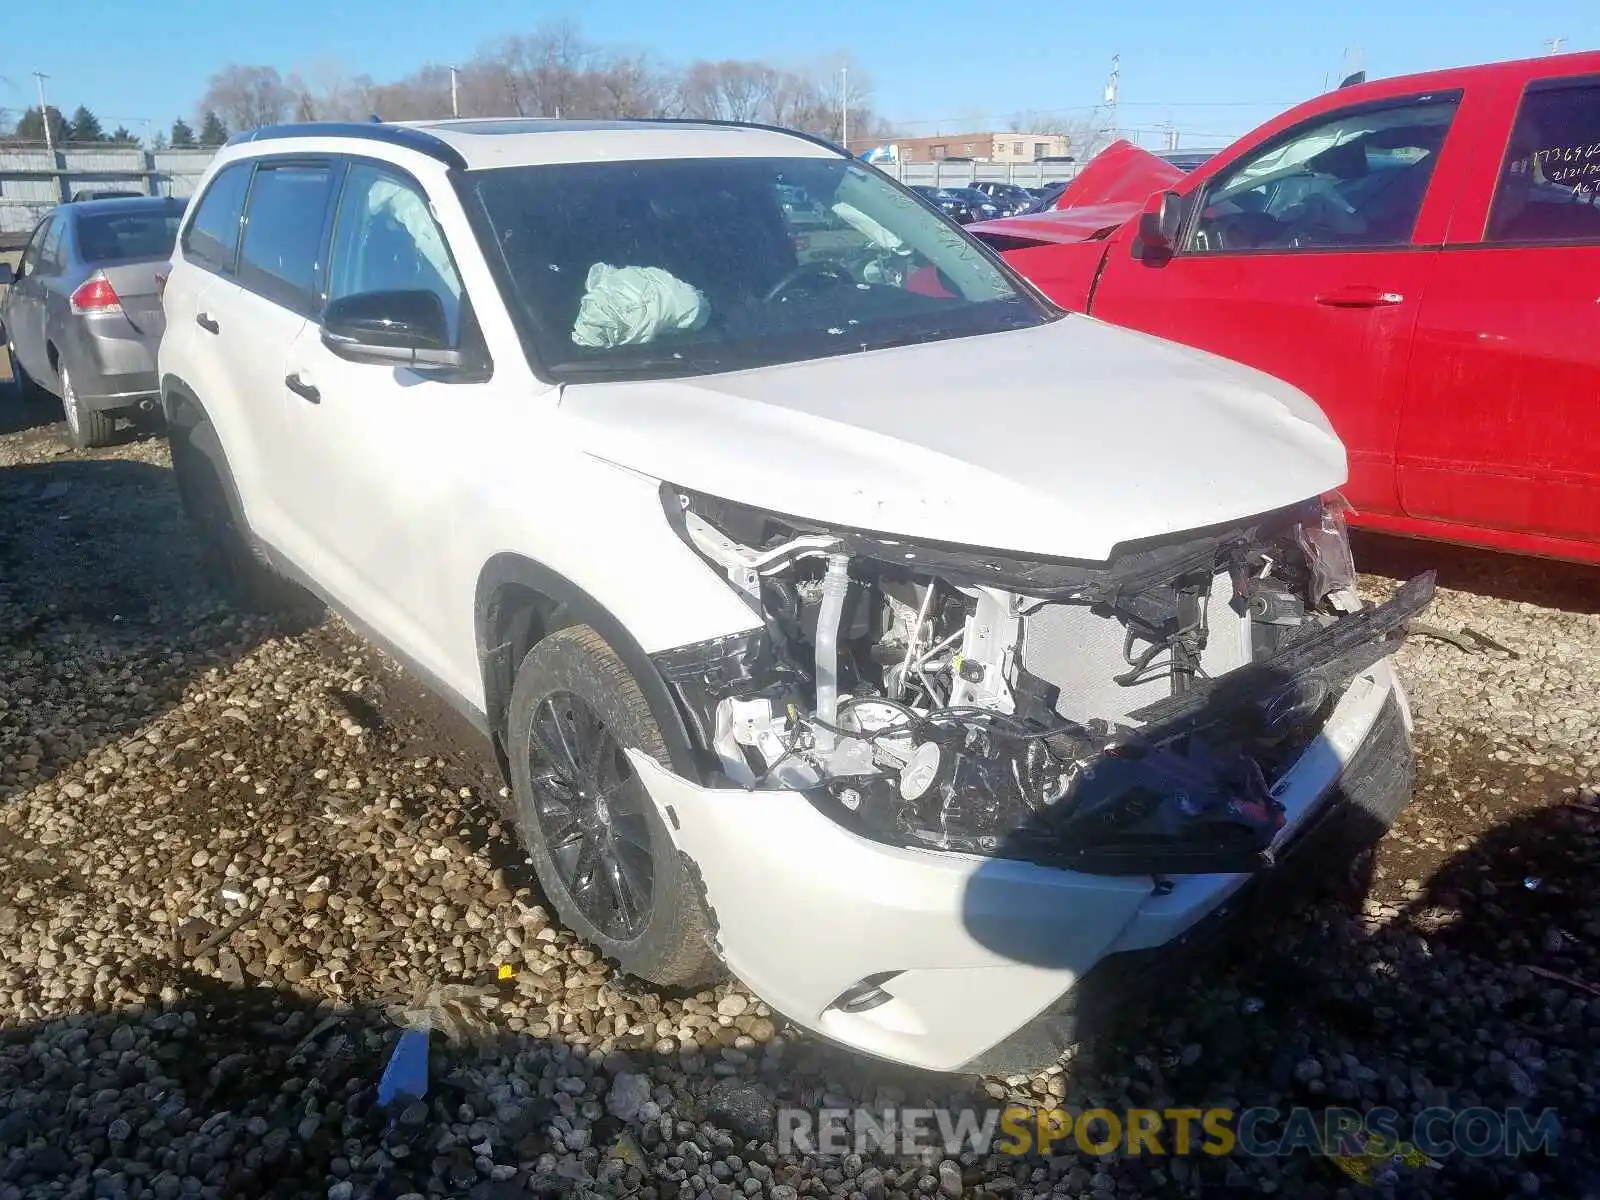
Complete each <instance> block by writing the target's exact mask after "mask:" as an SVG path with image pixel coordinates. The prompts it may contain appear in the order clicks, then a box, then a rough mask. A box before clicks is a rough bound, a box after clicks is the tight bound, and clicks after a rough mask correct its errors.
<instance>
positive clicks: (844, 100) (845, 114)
mask: <svg viewBox="0 0 1600 1200" xmlns="http://www.w3.org/2000/svg"><path fill="white" fill-rule="evenodd" d="M839 144H840V145H842V146H843V147H844V149H845V153H847V154H848V153H849V152H850V68H849V67H840V68H839Z"/></svg>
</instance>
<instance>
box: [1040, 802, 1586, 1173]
mask: <svg viewBox="0 0 1600 1200" xmlns="http://www.w3.org/2000/svg"><path fill="white" fill-rule="evenodd" d="M1529 789H1530V791H1532V792H1534V793H1537V792H1539V791H1540V790H1541V789H1540V786H1539V784H1538V783H1530V784H1529ZM1566 790H1567V791H1568V792H1569V794H1571V795H1573V796H1575V797H1576V798H1573V799H1569V800H1567V801H1566V802H1561V803H1555V804H1550V805H1548V806H1542V807H1535V808H1531V809H1529V810H1527V811H1524V812H1522V813H1519V814H1518V815H1516V816H1513V817H1510V818H1508V819H1506V820H1504V821H1502V822H1500V823H1498V824H1495V825H1494V826H1493V827H1492V828H1490V829H1489V831H1488V832H1487V833H1485V834H1483V835H1482V836H1480V837H1479V838H1478V839H1477V840H1476V841H1475V842H1474V843H1473V844H1472V845H1471V846H1470V847H1468V848H1466V849H1463V850H1460V851H1458V852H1457V853H1455V854H1453V855H1451V856H1450V857H1448V858H1447V859H1446V860H1445V861H1444V862H1443V863H1442V865H1440V866H1439V867H1438V869H1437V870H1436V871H1435V872H1434V873H1433V874H1432V875H1431V877H1428V878H1427V879H1425V880H1424V881H1423V882H1422V883H1421V885H1420V886H1416V887H1411V888H1408V889H1407V891H1408V892H1409V893H1410V895H1409V897H1408V898H1397V899H1399V902H1398V903H1392V904H1390V903H1383V902H1379V901H1376V900H1373V899H1370V898H1369V899H1367V900H1366V901H1365V902H1364V903H1363V901H1362V898H1361V896H1360V895H1359V894H1354V895H1352V894H1351V893H1350V891H1349V890H1347V889H1345V888H1341V889H1340V890H1339V892H1338V894H1333V895H1324V896H1322V897H1316V896H1313V897H1311V900H1312V902H1311V903H1309V904H1306V905H1304V906H1296V907H1288V908H1282V909H1279V910H1278V911H1276V912H1265V913H1262V914H1260V917H1259V921H1258V923H1257V924H1256V927H1255V929H1254V931H1253V935H1252V936H1251V937H1250V938H1249V939H1248V940H1247V941H1244V942H1241V943H1239V944H1237V945H1235V946H1234V947H1232V948H1231V949H1230V950H1229V951H1226V952H1224V953H1222V954H1220V955H1218V956H1216V957H1214V958H1213V959H1211V960H1210V961H1207V962H1203V963H1199V964H1196V969H1195V970H1193V971H1190V972H1186V973H1183V974H1174V975H1171V976H1169V977H1168V988H1167V992H1166V994H1165V996H1164V998H1163V999H1162V1002H1161V1003H1160V1005H1159V1006H1158V1007H1156V1008H1147V1009H1145V1011H1144V1012H1142V1013H1137V1014H1134V1013H1129V1014H1125V1015H1124V1018H1123V1021H1122V1024H1121V1027H1120V1029H1118V1030H1117V1031H1116V1032H1115V1033H1112V1034H1109V1035H1103V1036H1101V1037H1100V1038H1098V1039H1096V1040H1095V1041H1093V1042H1091V1043H1089V1044H1087V1045H1085V1046H1084V1047H1083V1048H1082V1050H1081V1052H1080V1054H1079V1056H1078V1058H1077V1059H1076V1060H1075V1062H1074V1064H1073V1071H1072V1082H1071V1083H1070V1085H1069V1088H1068V1104H1069V1105H1071V1104H1073V1103H1078V1104H1080V1105H1087V1104H1091V1103H1092V1104H1100V1103H1103V1102H1105V1101H1104V1097H1105V1090H1106V1088H1107V1084H1108V1082H1111V1081H1115V1083H1116V1086H1117V1087H1119V1088H1120V1089H1121V1095H1120V1096H1119V1097H1117V1098H1115V1099H1112V1100H1111V1101H1110V1103H1109V1105H1108V1106H1109V1107H1110V1108H1112V1109H1114V1110H1115V1109H1117V1108H1118V1107H1119V1105H1132V1106H1145V1107H1152V1108H1157V1109H1162V1108H1166V1107H1169V1106H1172V1105H1174V1104H1176V1105H1180V1106H1187V1107H1197V1108H1201V1109H1205V1108H1208V1107H1210V1106H1212V1105H1216V1106H1220V1107H1227V1108H1231V1109H1235V1110H1237V1109H1242V1108H1251V1107H1256V1106H1262V1107H1266V1108H1271V1109H1275V1110H1277V1111H1278V1112H1279V1113H1281V1114H1284V1116H1285V1117H1287V1114H1288V1112H1289V1110H1290V1109H1291V1108H1293V1107H1297V1106H1298V1107H1304V1108H1306V1109H1308V1110H1310V1111H1311V1112H1312V1113H1313V1114H1314V1115H1315V1116H1316V1119H1318V1120H1322V1119H1324V1115H1325V1114H1326V1113H1327V1111H1328V1110H1329V1109H1330V1108H1342V1109H1347V1110H1354V1111H1356V1112H1358V1113H1362V1114H1369V1115H1370V1114H1372V1113H1373V1112H1374V1111H1376V1110H1383V1109H1387V1110H1390V1111H1392V1112H1393V1114H1394V1118H1393V1128H1395V1129H1397V1130H1398V1131H1399V1132H1400V1135H1401V1136H1402V1137H1406V1138H1410V1137H1414V1136H1415V1132H1414V1131H1415V1129H1416V1126H1415V1125H1414V1124H1413V1123H1414V1122H1415V1121H1416V1119H1417V1118H1418V1117H1419V1116H1420V1115H1421V1114H1422V1113H1423V1112H1424V1111H1425V1110H1448V1114H1447V1116H1446V1117H1445V1118H1444V1121H1443V1124H1442V1125H1441V1124H1440V1123H1439V1119H1438V1118H1434V1119H1433V1120H1432V1123H1431V1124H1429V1125H1428V1126H1426V1127H1425V1128H1426V1129H1427V1130H1428V1131H1430V1132H1432V1133H1433V1134H1434V1135H1435V1136H1442V1137H1444V1138H1446V1139H1449V1138H1450V1137H1451V1135H1452V1134H1453V1133H1454V1132H1455V1131H1456V1130H1457V1129H1459V1128H1460V1127H1459V1126H1457V1125H1455V1124H1454V1123H1453V1122H1454V1120H1455V1119H1456V1118H1457V1117H1458V1116H1459V1114H1461V1113H1462V1112H1464V1111H1466V1110H1473V1109H1480V1110H1488V1111H1489V1112H1491V1113H1493V1114H1496V1116H1497V1117H1504V1115H1505V1114H1506V1113H1508V1112H1509V1111H1512V1110H1520V1111H1521V1112H1522V1113H1524V1114H1526V1116H1527V1119H1528V1120H1529V1121H1533V1120H1536V1119H1537V1118H1538V1117H1539V1115H1540V1114H1541V1113H1543V1112H1545V1111H1547V1110H1548V1111H1550V1112H1552V1113H1553V1114H1554V1115H1555V1120H1556V1122H1557V1124H1558V1127H1559V1131H1560V1132H1559V1138H1558V1140H1557V1142H1556V1146H1555V1152H1554V1153H1553V1154H1546V1153H1544V1152H1543V1151H1542V1150H1534V1151H1532V1152H1528V1153H1523V1154H1521V1155H1519V1156H1511V1155H1508V1154H1505V1153H1501V1152H1498V1151H1491V1152H1488V1153H1483V1154H1480V1155H1478V1156H1473V1155H1472V1154H1468V1153H1464V1152H1461V1151H1459V1150H1458V1151H1456V1152H1455V1153H1440V1154H1439V1156H1438V1161H1439V1166H1438V1167H1437V1168H1436V1169H1416V1170H1402V1171H1400V1173H1399V1174H1400V1181H1401V1182H1400V1186H1399V1189H1398V1190H1397V1191H1392V1192H1388V1193H1380V1194H1390V1195H1398V1196H1408V1197H1409V1196H1453V1197H1473V1198H1482V1200H1490V1198H1494V1200H1500V1198H1503V1197H1507V1196H1512V1195H1524V1196H1532V1195H1552V1196H1563V1197H1579V1196H1582V1197H1600V1099H1597V1094H1596V1089H1595V1086H1594V1083H1595V1068H1594V1063H1595V1061H1596V1057H1597V1052H1600V916H1597V914H1600V800H1597V798H1596V796H1595V795H1594V794H1592V793H1590V794H1588V795H1583V794H1581V793H1579V792H1578V789H1576V788H1568V789H1566ZM1357 883H1358V886H1359V881H1357ZM1179 978H1182V979H1184V980H1185V982H1186V986H1184V987H1181V988H1174V987H1172V986H1171V985H1172V983H1173V982H1174V981H1175V980H1176V979H1179ZM1097 1092H1098V1093H1099V1094H1098V1095H1097V1094H1096V1093H1097ZM1077 1097H1081V1099H1075V1098H1077ZM1284 1128H1285V1122H1284V1121H1283V1120H1269V1121H1266V1122H1264V1123H1263V1124H1262V1125H1261V1126H1260V1127H1259V1132H1261V1133H1262V1134H1263V1135H1264V1136H1266V1137H1268V1138H1272V1137H1276V1136H1278V1135H1280V1134H1281V1133H1282V1131H1283V1130H1284ZM1482 1129H1483V1127H1482V1126H1479V1129H1478V1132H1476V1133H1474V1134H1472V1135H1471V1136H1477V1137H1481V1136H1483V1133H1482ZM1152 1165H1153V1164H1152V1162H1151V1161H1150V1160H1149V1159H1145V1160H1142V1161H1139V1160H1129V1161H1124V1162H1121V1163H1117V1164H1115V1165H1114V1167H1113V1168H1112V1171H1113V1174H1115V1175H1117V1177H1118V1178H1119V1179H1133V1180H1138V1181H1139V1185H1138V1190H1139V1194H1144V1195H1148V1194H1158V1193H1159V1194H1179V1192H1178V1191H1176V1190H1173V1191H1171V1192H1169V1191H1168V1189H1166V1188H1164V1187H1160V1186H1157V1183H1153V1182H1152V1175H1151V1168H1152ZM1161 1165H1166V1164H1161ZM1193 1173H1194V1174H1195V1176H1196V1178H1198V1179H1200V1180H1203V1181H1207V1182H1208V1183H1209V1185H1210V1187H1209V1189H1207V1190H1203V1191H1202V1193H1201V1194H1203V1195H1207V1196H1210V1195H1246V1194H1256V1193H1257V1192H1258V1191H1259V1190H1260V1189H1259V1186H1258V1184H1259V1181H1260V1180H1261V1179H1262V1178H1267V1179H1271V1180H1272V1181H1273V1184H1274V1190H1279V1191H1281V1192H1283V1193H1284V1194H1287V1195H1295V1196H1306V1197H1324V1198H1327V1197H1332V1196H1335V1195H1336V1194H1338V1193H1337V1192H1336V1191H1335V1189H1338V1188H1341V1187H1348V1186H1350V1182H1351V1181H1350V1180H1349V1179H1348V1178H1346V1177H1345V1176H1344V1175H1343V1174H1342V1173H1341V1172H1340V1171H1339V1170H1338V1169H1337V1168H1336V1167H1335V1166H1334V1165H1333V1164H1332V1163H1331V1162H1329V1161H1328V1160H1326V1159H1319V1158H1314V1157H1312V1156H1311V1155H1309V1154H1307V1153H1305V1152H1303V1151H1302V1152H1298V1153H1296V1154H1295V1155H1293V1156H1292V1157H1286V1158H1274V1159H1260V1158H1258V1159H1254V1160H1242V1159H1240V1158H1238V1157H1237V1156H1235V1157H1233V1158H1221V1159H1218V1158H1209V1159H1208V1158H1203V1157H1202V1158H1199V1159H1198V1160H1196V1162H1195V1163H1194V1166H1193ZM1185 1174H1186V1175H1187V1174H1188V1172H1185ZM1157 1182H1159V1181H1157ZM1346 1194H1349V1193H1346ZM1355 1194H1357V1195H1362V1194H1367V1193H1362V1192H1360V1191H1359V1190H1357V1191H1356V1193H1355Z"/></svg>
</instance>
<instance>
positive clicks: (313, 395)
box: [283, 375, 322, 404]
mask: <svg viewBox="0 0 1600 1200" xmlns="http://www.w3.org/2000/svg"><path fill="white" fill-rule="evenodd" d="M283 386H284V387H286V388H288V389H289V390H290V391H291V392H293V393H294V394H295V395H296V396H299V397H300V399H302V400H305V401H307V402H308V403H310V404H321V403H322V393H321V392H319V391H317V389H316V388H315V387H313V386H312V385H311V384H309V383H307V382H306V381H305V380H304V379H301V378H300V376H299V375H289V376H286V377H285V378H284V381H283Z"/></svg>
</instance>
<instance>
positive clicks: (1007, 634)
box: [657, 488, 1425, 873]
mask: <svg viewBox="0 0 1600 1200" xmlns="http://www.w3.org/2000/svg"><path fill="white" fill-rule="evenodd" d="M663 502H664V506H665V507H666V509H667V512H668V515H669V519H672V520H673V523H674V528H676V529H677V530H678V531H679V533H680V535H681V536H682V537H683V538H684V540H685V541H686V542H687V543H688V544H689V545H691V546H693V547H694V549H695V550H696V552H697V553H698V554H700V556H701V557H702V558H704V559H705V561H706V562H707V563H708V564H709V565H710V566H711V567H712V568H713V569H716V570H717V571H719V572H720V573H723V574H725V575H726V576H727V578H728V581H729V584H730V586H732V587H734V588H735V589H736V590H738V591H739V592H740V594H741V595H744V596H745V597H746V598H747V599H748V601H749V602H750V603H751V604H752V607H754V608H755V609H756V610H757V611H759V612H760V614H761V617H762V621H763V629H762V631H761V632H760V633H759V635H750V636H748V637H745V638H742V639H735V640H736V641H737V642H738V644H737V645H734V644H710V643H708V644H706V645H704V646H700V647H688V648H685V649H683V650H680V651H674V652H672V653H670V654H666V655H661V656H659V657H658V660H657V661H658V663H659V665H660V667H661V670H662V674H663V675H664V676H665V677H666V679H667V681H668V683H669V685H670V686H671V687H672V688H673V689H674V691H675V692H676V694H677V695H678V697H679V700H680V703H682V704H683V705H684V706H685V708H686V710H688V713H687V715H688V716H689V720H690V725H691V728H693V729H694V730H695V731H696V732H697V733H698V734H699V736H700V737H701V739H702V745H703V746H704V748H705V749H706V752H707V754H708V756H709V757H711V758H713V759H714V760H715V761H716V762H717V763H718V764H719V765H720V767H721V770H722V774H723V777H724V778H725V779H726V781H727V783H728V784H729V785H730V786H736V787H744V788H748V789H759V788H764V787H783V788H790V789H797V790H802V791H805V792H806V793H807V794H808V795H810V796H811V797H812V798H813V801H814V802H815V803H817V804H818V805H819V806H821V807H822V808H823V809H824V810H825V811H827V812H829V814H830V815H831V816H833V817H834V818H835V819H836V820H839V821H840V822H842V823H844V824H847V825H849V826H850V827H851V828H853V829H856V830H857V831H858V832H860V833H862V834H864V835H865V836H869V837H872V838H876V839H879V840H883V841H889V842H893V843H896V844H900V845H908V846H921V847H928V848H938V849H944V850H953V851H965V852H970V853H980V854H989V855H1005V856H1011V857H1020V858H1026V859H1030V860H1033V861H1038V862H1049V863H1056V864H1060V865H1071V866H1075V867H1078V868H1080V869H1086V870H1096V871H1107V872H1117V873H1122V872H1147V871H1152V870H1161V871H1168V872H1176V871H1184V870H1189V871H1204V870H1218V871H1222V870H1241V869H1245V868H1246V867H1248V866H1249V865H1250V864H1251V863H1252V862H1254V861H1257V860H1258V859H1259V856H1260V855H1261V853H1262V852H1263V851H1264V850H1265V849H1266V847H1267V846H1268V845H1269V844H1270V843H1271V841H1272V839H1273V838H1274V836H1275V835H1276V833H1277V830H1278V829H1279V827H1280V825H1281V821H1282V811H1281V809H1279V808H1278V806H1277V802H1276V801H1275V800H1274V799H1273V797H1272V794H1271V786H1270V785H1271V782H1272V781H1273V780H1274V779H1275V778H1276V776H1277V775H1278V773H1280V771H1281V770H1282V769H1283V768H1284V767H1285V766H1286V763H1287V760H1288V759H1289V758H1291V757H1292V756H1294V755H1296V754H1298V752H1299V749H1300V747H1302V746H1303V745H1304V742H1305V740H1306V739H1307V738H1309V737H1311V736H1314V734H1315V732H1316V730H1317V729H1318V728H1320V725H1321V723H1322V722H1323V721H1324V720H1325V719H1326V716H1327V713H1328V712H1329V711H1330V710H1331V707H1332V705H1333V703H1334V702H1335V701H1336V699H1337V696H1338V695H1339V694H1340V693H1341V692H1342V691H1343V688H1344V686H1345V684H1346V683H1347V681H1348V679H1349V678H1350V677H1351V675H1352V674H1353V672H1354V671H1355V670H1357V669H1359V665H1353V664H1361V663H1365V664H1370V662H1371V661H1375V658H1373V657H1372V655H1376V656H1377V657H1381V656H1382V655H1384V654H1387V653H1391V652H1392V649H1393V647H1392V645H1391V644H1389V643H1388V642H1383V641H1382V640H1381V639H1382V638H1384V637H1387V636H1388V634H1389V633H1390V632H1392V630H1390V629H1389V628H1388V626H1385V627H1384V628H1383V629H1378V628H1377V626H1373V631H1372V632H1370V633H1369V632H1367V631H1366V624H1365V622H1366V621H1367V620H1368V619H1369V617H1370V615H1371V614H1368V613H1362V614H1358V615H1346V614H1341V612H1340V611H1338V606H1337V604H1334V603H1330V600H1329V598H1330V597H1333V596H1338V595H1340V594H1342V593H1344V592H1346V591H1348V590H1349V589H1350V587H1351V586H1352V585H1353V582H1354V572H1353V570H1351V569H1350V568H1349V547H1348V539H1347V537H1346V536H1345V533H1344V524H1343V509H1342V507H1338V506H1334V505H1324V504H1321V503H1317V502H1312V503H1311V504H1308V505H1304V506H1296V507H1295V508H1293V509H1288V510H1284V511H1283V512H1280V513H1276V514H1269V515H1268V516H1266V517H1263V518H1258V519H1256V520H1253V521H1250V522H1246V523H1243V524H1240V525H1238V526H1233V527H1226V528H1220V529H1211V530H1204V531H1199V532H1197V533H1195V534H1192V535H1186V536H1183V537H1177V538H1169V539H1163V540H1162V541H1161V542H1160V543H1158V544H1150V545H1140V546H1133V547H1129V548H1128V549H1127V550H1126V551H1125V552H1123V553H1121V554H1119V555H1117V556H1116V557H1114V558H1113V559H1112V560H1111V561H1109V562H1106V563H1101V564H1082V563H1068V562H1060V561H1049V560H1027V559H1019V558H1017V557H1016V556H1013V555H1002V554H998V553H995V552H991V551H987V550H981V549H963V548H961V547H953V546H937V545H936V546H926V545H914V546H913V545H908V544H907V543H904V542H902V541H896V540H893V539H888V538H884V537H882V536H881V535H876V534H870V533H864V532H861V531H856V530H848V529H833V528H827V527H824V526H820V525H818V524H816V523H810V522H805V521H801V520H797V519H795V518H791V517H786V516H783V515H780V514H774V513H768V512H763V511H761V510H758V509H753V508H750V507H748V506H742V505H737V504H731V503H729V502H726V501H719V500H715V499H711V498H707V497H701V496H697V495H694V494H693V493H690V492H686V491H681V490H679V489H671V488H664V489H663ZM1414 598H1415V597H1414V596H1413V597H1412V599H1414ZM1423 602H1425V600H1424V601H1423ZM1407 603H1410V600H1408V601H1407ZM1335 630H1336V631H1338V632H1339V634H1340V635H1341V636H1340V638H1337V639H1335V641H1337V645H1334V642H1330V641H1328V640H1327V639H1325V638H1323V637H1322V636H1321V635H1323V634H1326V633H1329V632H1331V631H1335ZM727 641H728V640H727V639H724V642H727ZM1347 643H1348V644H1347ZM1366 643H1372V645H1370V646H1368V647H1367V651H1368V654H1367V656H1366V657H1363V655H1362V654H1361V653H1357V652H1355V650H1353V649H1352V647H1354V648H1355V649H1356V650H1359V648H1360V647H1361V646H1362V645H1363V644H1366ZM1380 643H1381V644H1380ZM1297 651H1303V652H1304V654H1309V655H1311V656H1312V657H1313V658H1315V661H1314V662H1312V663H1311V664H1310V666H1309V667H1308V666H1307V665H1306V664H1305V663H1302V662H1300V660H1298V659H1293V657H1292V656H1293V655H1294V654H1295V653H1296V652H1297ZM1304 654H1303V655H1302V657H1304ZM1291 663H1292V665H1293V666H1294V670H1293V671H1289V670H1288V667H1287V666H1286V665H1285V664H1291ZM1226 681H1236V682H1237V684H1238V687H1239V688H1240V689H1242V693H1243V694H1242V696H1239V697H1236V696H1234V695H1233V693H1232V692H1230V691H1227V690H1222V691H1218V690H1217V688H1218V685H1219V684H1221V683H1223V682H1226ZM1291 685H1292V686H1291ZM1186 697H1188V698H1192V699H1193V700H1195V701H1196V702H1195V703H1191V704H1187V705H1181V706H1180V709H1179V710H1177V711H1178V713H1179V715H1178V716H1176V717H1174V718H1173V719H1171V720H1164V719H1158V718H1157V717H1156V716H1154V715H1151V714H1153V713H1155V712H1156V711H1158V710H1161V708H1162V705H1163V704H1166V705H1173V704H1180V702H1182V701H1183V700H1184V699H1185V698H1186ZM1235 700H1238V701H1239V702H1237V703H1235Z"/></svg>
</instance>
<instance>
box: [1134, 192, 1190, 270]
mask: <svg viewBox="0 0 1600 1200" xmlns="http://www.w3.org/2000/svg"><path fill="white" fill-rule="evenodd" d="M1182 227H1183V197H1182V196H1180V195H1178V193H1177V192H1157V193H1155V194H1154V195H1153V196H1151V197H1150V199H1148V200H1147V201H1145V205H1144V211H1143V212H1141V213H1140V214H1139V239H1138V243H1137V245H1136V247H1135V254H1136V256H1137V257H1139V258H1157V259H1161V258H1170V257H1172V254H1173V251H1175V250H1176V249H1177V247H1178V233H1179V231H1180V230H1181V229H1182Z"/></svg>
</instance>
